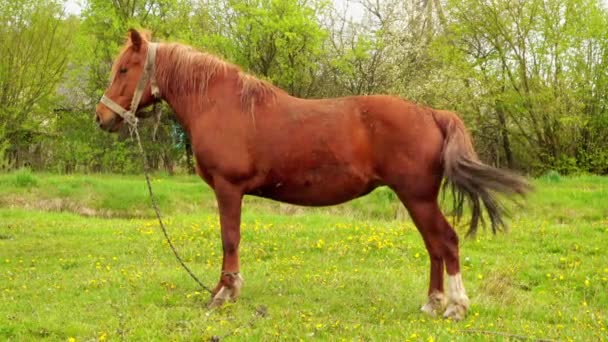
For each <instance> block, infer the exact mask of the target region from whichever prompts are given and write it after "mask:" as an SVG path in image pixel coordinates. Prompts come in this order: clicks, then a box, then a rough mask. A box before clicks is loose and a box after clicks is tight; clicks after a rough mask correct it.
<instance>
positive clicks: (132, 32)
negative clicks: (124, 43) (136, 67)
mask: <svg viewBox="0 0 608 342" xmlns="http://www.w3.org/2000/svg"><path fill="white" fill-rule="evenodd" d="M129 40H131V44H132V45H133V50H135V51H139V49H140V48H141V44H142V42H143V38H142V36H141V34H139V31H137V30H136V29H129Z"/></svg>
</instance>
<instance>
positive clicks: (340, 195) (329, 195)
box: [250, 167, 380, 206]
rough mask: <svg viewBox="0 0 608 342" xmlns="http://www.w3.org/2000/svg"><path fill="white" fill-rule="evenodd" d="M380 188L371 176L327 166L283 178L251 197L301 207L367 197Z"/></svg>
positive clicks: (253, 193) (260, 189)
mask: <svg viewBox="0 0 608 342" xmlns="http://www.w3.org/2000/svg"><path fill="white" fill-rule="evenodd" d="M378 185H380V184H379V183H378V182H376V181H375V180H374V179H372V178H371V177H366V176H364V175H362V174H360V173H357V172H353V170H351V169H349V168H340V167H326V168H318V169H313V170H308V171H306V172H302V173H300V174H298V175H295V176H292V177H289V178H283V177H281V179H280V180H276V181H273V182H272V183H271V184H268V185H266V186H264V187H262V188H259V189H257V190H255V191H252V192H251V193H250V194H251V195H255V196H260V197H265V198H270V199H274V200H277V201H281V202H286V203H291V204H297V205H305V206H327V205H335V204H340V203H344V202H347V201H349V200H351V199H353V198H356V197H360V196H363V195H365V194H367V193H369V192H370V191H372V190H373V189H374V188H376V187H377V186H378Z"/></svg>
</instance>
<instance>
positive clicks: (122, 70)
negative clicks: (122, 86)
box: [118, 68, 127, 74]
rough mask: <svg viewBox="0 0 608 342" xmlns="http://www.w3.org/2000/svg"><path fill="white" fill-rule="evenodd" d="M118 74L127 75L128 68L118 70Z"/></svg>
mask: <svg viewBox="0 0 608 342" xmlns="http://www.w3.org/2000/svg"><path fill="white" fill-rule="evenodd" d="M118 72H120V73H121V74H125V73H127V68H120V70H118Z"/></svg>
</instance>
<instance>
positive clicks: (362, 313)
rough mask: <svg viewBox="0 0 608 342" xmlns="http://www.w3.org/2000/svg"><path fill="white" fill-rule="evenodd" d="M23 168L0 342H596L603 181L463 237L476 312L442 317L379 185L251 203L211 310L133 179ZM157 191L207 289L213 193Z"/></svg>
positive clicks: (6, 184) (4, 237)
mask: <svg viewBox="0 0 608 342" xmlns="http://www.w3.org/2000/svg"><path fill="white" fill-rule="evenodd" d="M22 172H25V174H27V176H23V175H19V174H14V173H13V174H4V175H0V303H2V305H0V340H14V341H22V340H38V339H48V340H64V341H66V340H69V339H71V338H74V339H76V340H78V341H87V340H122V339H124V340H208V339H210V338H211V337H212V336H220V337H223V336H225V340H299V339H304V340H307V339H320V340H342V339H345V340H378V341H384V340H411V341H419V340H420V341H429V340H434V341H452V340H462V341H469V340H500V341H501V340H505V339H508V337H505V336H504V335H496V334H494V335H492V334H486V333H480V332H479V331H486V332H495V333H505V334H513V335H522V336H528V337H532V338H548V339H556V340H580V341H597V340H608V331H607V330H606V329H608V318H607V315H608V263H607V261H608V252H607V249H606V246H608V205H607V204H606V203H607V201H608V178H602V177H595V176H579V177H559V178H557V179H556V178H555V177H553V178H551V179H547V178H541V179H539V180H537V181H535V186H536V192H535V193H534V194H532V195H531V196H530V197H529V199H528V201H527V202H526V205H525V207H524V208H516V207H514V208H513V209H512V211H513V217H512V219H511V220H510V226H511V229H510V231H509V232H508V233H506V234H499V235H496V236H493V235H491V234H490V233H489V232H487V231H486V232H481V233H480V234H479V236H478V238H476V239H464V238H463V239H462V240H461V241H462V244H461V258H462V263H463V277H464V280H465V285H466V286H467V291H468V294H469V296H470V298H471V302H472V306H471V310H470V312H469V315H468V316H467V318H466V319H465V320H464V321H462V322H458V323H454V322H451V321H447V320H443V319H438V318H431V317H428V316H425V315H424V314H422V313H420V312H419V307H420V305H421V304H423V303H424V301H425V299H426V290H427V283H428V268H429V266H428V264H429V263H428V257H427V256H426V251H425V249H424V245H423V243H422V240H421V238H420V236H419V234H418V233H417V231H416V229H415V227H414V226H413V224H412V223H411V222H410V221H409V219H407V217H404V218H403V217H402V216H404V215H402V213H400V212H399V209H398V207H399V206H398V203H396V202H395V199H394V197H392V196H390V195H389V193H388V192H387V191H385V190H381V191H376V192H374V193H372V194H371V195H370V196H368V197H366V198H363V199H360V200H357V201H355V202H351V203H349V204H347V205H343V206H339V207H331V208H321V209H306V208H295V207H290V206H287V205H280V204H277V203H273V202H270V201H265V200H261V199H255V198H248V199H247V201H246V203H245V210H244V214H243V227H242V235H243V236H242V243H241V265H242V266H241V267H242V272H243V276H244V278H245V287H244V291H243V294H242V296H241V298H240V299H239V301H238V302H237V303H234V304H229V305H227V306H225V307H223V308H220V309H215V310H208V309H207V308H206V302H207V300H208V295H207V294H206V293H204V292H201V290H200V289H198V288H197V287H196V284H195V283H194V282H193V281H192V280H191V279H190V278H189V277H188V275H187V274H186V273H185V272H184V271H183V270H182V269H181V268H180V266H179V265H178V263H177V262H176V261H175V259H174V257H173V255H172V254H171V251H170V250H169V248H168V247H167V245H166V243H165V242H164V240H163V237H162V234H161V232H160V231H159V229H158V228H157V224H156V221H155V220H154V219H153V217H152V212H151V211H150V210H149V209H148V203H149V200H148V198H147V194H146V193H145V190H146V189H145V183H144V181H143V177H135V176H109V175H106V176H100V175H94V176H91V175H89V176H85V175H78V176H57V175H47V174H32V173H31V172H28V171H22ZM18 177H21V178H23V177H25V178H27V179H30V181H25V182H23V181H18V180H16V179H17V178H18ZM32 179H33V181H31V180H32ZM23 184H26V185H25V186H24V185H23ZM154 188H155V191H156V192H157V193H158V194H159V196H160V199H161V206H162V209H163V211H164V213H165V214H166V215H167V221H168V229H169V231H170V233H171V234H172V235H173V238H174V240H175V244H176V245H177V247H178V248H179V250H180V251H181V253H182V254H183V256H184V257H185V258H186V259H187V260H188V262H189V263H190V265H191V267H192V268H193V269H194V271H195V272H196V273H197V274H198V275H199V277H200V278H201V279H202V280H203V282H205V283H206V284H207V285H209V286H213V285H215V282H216V281H217V277H218V276H219V269H220V265H221V257H220V254H221V242H220V239H219V227H218V218H217V216H216V214H215V209H214V208H215V205H214V203H213V196H212V193H211V192H210V191H209V190H208V189H207V188H206V187H205V186H204V185H203V183H202V182H201V181H199V180H197V179H196V178H195V177H186V176H180V177H158V178H155V181H154ZM53 203H54V204H53ZM294 208H295V209H294ZM86 215H88V216H86ZM405 216H406V215H405ZM395 217H399V219H398V220H396V219H395ZM465 229H466V227H464V226H461V227H459V230H460V231H461V233H462V232H464V230H465ZM261 305H263V306H265V307H266V308H267V315H266V316H265V317H261V318H257V319H256V318H254V317H255V314H254V312H255V309H256V308H258V307H259V306H261Z"/></svg>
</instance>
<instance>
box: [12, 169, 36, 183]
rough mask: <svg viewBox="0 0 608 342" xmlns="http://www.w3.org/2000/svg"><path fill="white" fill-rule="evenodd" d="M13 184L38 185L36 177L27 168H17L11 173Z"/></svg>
mask: <svg viewBox="0 0 608 342" xmlns="http://www.w3.org/2000/svg"><path fill="white" fill-rule="evenodd" d="M12 176H13V184H15V185H16V186H17V187H19V188H30V187H35V186H36V185H38V178H37V177H36V176H35V175H34V174H33V173H32V170H30V169H28V168H22V169H19V170H17V171H15V172H13V174H12Z"/></svg>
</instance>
